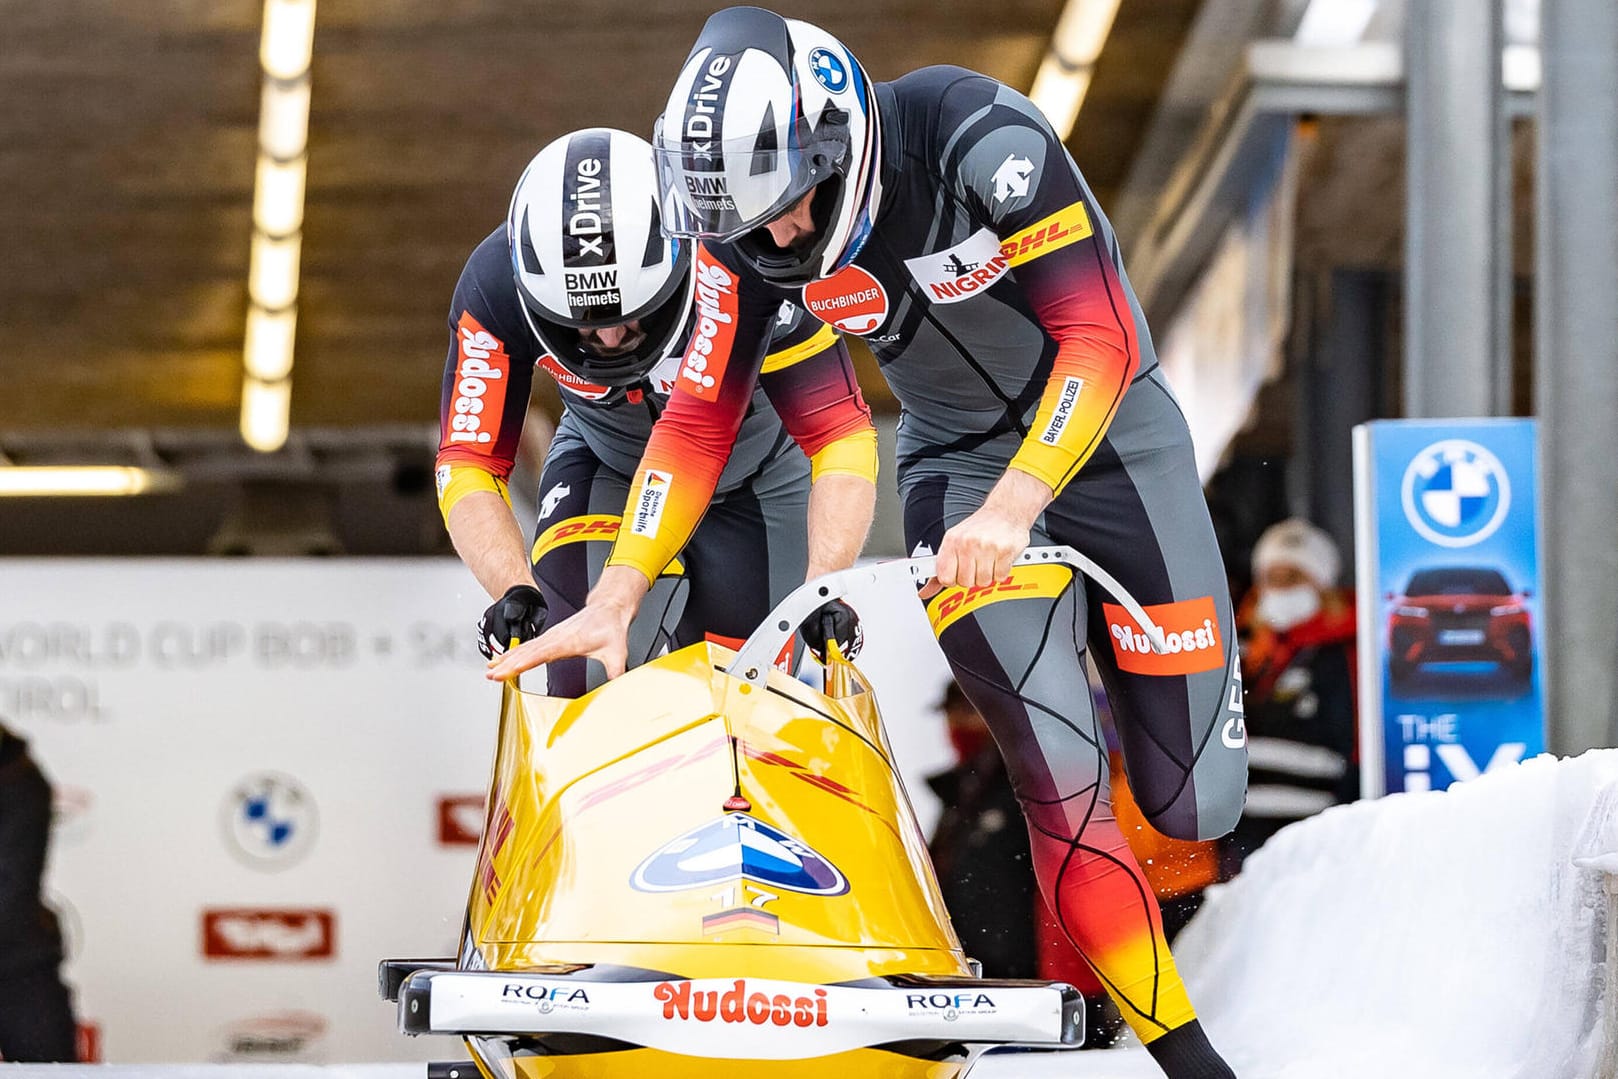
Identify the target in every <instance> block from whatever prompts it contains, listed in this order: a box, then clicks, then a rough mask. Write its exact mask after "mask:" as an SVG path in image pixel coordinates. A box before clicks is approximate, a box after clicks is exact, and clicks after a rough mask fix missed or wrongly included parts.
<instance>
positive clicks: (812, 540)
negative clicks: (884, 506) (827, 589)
mask: <svg viewBox="0 0 1618 1079" xmlns="http://www.w3.org/2000/svg"><path fill="white" fill-rule="evenodd" d="M875 513H876V484H874V483H872V482H871V481H870V480H868V479H865V478H864V477H862V476H854V475H848V474H846V473H841V472H834V473H831V474H829V475H824V476H821V477H820V478H819V479H817V480H816V481H815V484H814V486H813V487H811V488H810V489H809V572H808V575H807V577H806V579H808V580H812V579H814V578H816V577H819V576H820V575H821V574H823V573H831V572H833V571H835V570H840V569H847V568H848V567H849V566H852V565H853V564H854V560H855V559H856V558H858V557H859V556H860V552H861V551H862V550H864V549H865V537H866V536H867V535H868V534H869V533H870V531H871V518H872V517H873V516H874V515H875Z"/></svg>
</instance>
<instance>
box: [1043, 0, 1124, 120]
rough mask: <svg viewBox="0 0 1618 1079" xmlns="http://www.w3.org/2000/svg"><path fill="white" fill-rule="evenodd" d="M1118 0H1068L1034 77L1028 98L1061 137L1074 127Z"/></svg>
mask: <svg viewBox="0 0 1618 1079" xmlns="http://www.w3.org/2000/svg"><path fill="white" fill-rule="evenodd" d="M1118 4H1119V0H1067V6H1066V7H1064V8H1063V9H1062V17H1061V19H1060V20H1059V21H1058V22H1057V24H1056V32H1055V34H1053V35H1052V37H1051V45H1050V48H1049V49H1048V50H1046V52H1045V59H1044V60H1042V61H1041V62H1040V65H1039V73H1038V74H1037V75H1036V76H1035V77H1034V86H1033V89H1032V90H1030V91H1029V92H1028V97H1029V100H1031V101H1033V103H1034V104H1035V106H1037V107H1038V108H1039V110H1040V111H1041V112H1043V113H1044V114H1045V118H1046V119H1047V120H1049V121H1050V122H1051V126H1052V127H1053V128H1055V129H1056V135H1057V137H1058V138H1061V139H1064V140H1065V139H1066V138H1067V137H1068V135H1069V134H1071V133H1072V131H1073V122H1074V121H1075V120H1076V119H1078V115H1079V108H1080V107H1081V106H1082V105H1083V104H1084V95H1085V93H1086V92H1087V91H1088V90H1089V89H1090V76H1091V72H1092V70H1093V68H1094V66H1095V62H1096V59H1097V58H1098V57H1099V56H1100V55H1101V49H1102V47H1103V46H1105V45H1106V43H1107V35H1108V34H1109V33H1111V32H1112V21H1113V19H1114V17H1115V16H1117V14H1118Z"/></svg>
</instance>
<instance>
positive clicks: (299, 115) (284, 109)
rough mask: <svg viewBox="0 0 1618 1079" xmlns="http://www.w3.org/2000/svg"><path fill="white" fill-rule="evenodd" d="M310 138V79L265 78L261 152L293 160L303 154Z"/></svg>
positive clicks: (260, 105)
mask: <svg viewBox="0 0 1618 1079" xmlns="http://www.w3.org/2000/svg"><path fill="white" fill-rule="evenodd" d="M308 141H309V80H308V79H299V80H298V81H297V82H276V81H275V80H274V79H265V80H264V92H263V93H261V94H260V95H259V101H258V146H259V152H261V153H265V154H268V155H269V156H271V157H273V158H275V159H276V160H277V161H290V160H292V159H293V158H295V157H298V156H300V155H301V154H302V153H303V148H304V146H305V145H306V144H307V143H308Z"/></svg>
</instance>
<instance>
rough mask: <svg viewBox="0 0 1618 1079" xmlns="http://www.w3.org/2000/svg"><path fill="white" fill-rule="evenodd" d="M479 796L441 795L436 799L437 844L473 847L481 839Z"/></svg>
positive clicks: (482, 807)
mask: <svg viewBox="0 0 1618 1079" xmlns="http://www.w3.org/2000/svg"><path fill="white" fill-rule="evenodd" d="M483 812H484V801H483V795H481V794H443V795H439V798H438V843H439V846H443V847H475V846H477V845H478V840H480V839H482V838H483Z"/></svg>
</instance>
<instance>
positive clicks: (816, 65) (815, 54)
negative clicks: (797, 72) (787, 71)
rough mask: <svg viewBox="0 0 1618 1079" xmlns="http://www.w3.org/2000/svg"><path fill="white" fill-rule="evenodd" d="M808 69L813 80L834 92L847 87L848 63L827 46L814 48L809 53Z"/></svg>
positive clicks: (841, 90)
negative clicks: (812, 74)
mask: <svg viewBox="0 0 1618 1079" xmlns="http://www.w3.org/2000/svg"><path fill="white" fill-rule="evenodd" d="M809 70H810V71H811V72H813V73H814V76H815V81H816V82H818V83H819V84H820V85H821V86H824V87H825V88H826V89H827V90H828V91H830V92H831V93H834V94H840V93H842V92H843V91H844V90H846V89H848V65H847V64H845V63H843V58H842V57H840V56H838V55H837V54H836V53H834V52H832V51H831V50H830V49H827V48H823V47H822V48H816V49H813V50H811V51H810V53H809Z"/></svg>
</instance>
